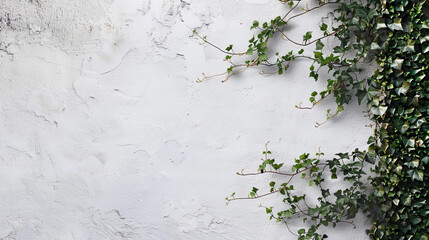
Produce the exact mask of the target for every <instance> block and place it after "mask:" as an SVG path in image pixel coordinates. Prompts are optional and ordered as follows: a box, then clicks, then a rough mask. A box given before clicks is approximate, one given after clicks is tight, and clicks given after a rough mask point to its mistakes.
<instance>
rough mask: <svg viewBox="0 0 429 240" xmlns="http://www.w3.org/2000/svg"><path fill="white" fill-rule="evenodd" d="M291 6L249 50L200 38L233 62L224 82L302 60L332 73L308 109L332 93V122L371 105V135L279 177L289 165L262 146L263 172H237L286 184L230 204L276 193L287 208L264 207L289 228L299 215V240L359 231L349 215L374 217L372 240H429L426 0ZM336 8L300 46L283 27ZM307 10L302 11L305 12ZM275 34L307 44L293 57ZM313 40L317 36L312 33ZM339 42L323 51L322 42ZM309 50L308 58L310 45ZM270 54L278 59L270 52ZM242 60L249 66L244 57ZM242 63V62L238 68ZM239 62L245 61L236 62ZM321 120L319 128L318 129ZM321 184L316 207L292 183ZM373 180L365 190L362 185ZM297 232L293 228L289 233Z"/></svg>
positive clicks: (305, 158)
mask: <svg viewBox="0 0 429 240" xmlns="http://www.w3.org/2000/svg"><path fill="white" fill-rule="evenodd" d="M281 2H282V3H283V4H287V6H288V10H286V13H285V14H284V15H283V16H278V17H275V18H274V19H272V20H271V21H269V22H265V23H262V24H261V23H259V22H258V21H254V22H253V24H252V26H251V30H253V31H256V32H257V34H256V35H254V36H253V37H252V38H251V39H250V40H249V45H248V48H247V49H246V50H244V51H242V52H235V51H234V49H233V45H229V46H228V47H227V48H226V49H225V50H223V49H222V48H220V47H218V46H216V45H215V44H213V43H211V42H209V41H208V40H207V39H206V37H203V36H201V35H199V33H197V32H196V31H195V34H196V36H198V37H199V38H200V39H201V40H202V41H203V42H204V43H207V44H209V45H211V46H213V47H215V48H217V49H218V50H220V51H221V52H223V53H224V54H226V56H225V60H226V61H228V62H229V63H230V64H231V65H230V66H229V67H228V69H227V70H226V71H225V72H224V73H221V74H217V75H214V76H206V75H204V74H203V78H201V79H198V81H199V82H201V81H204V80H205V79H207V78H211V77H219V76H224V79H223V82H225V81H227V80H229V79H230V78H231V77H232V76H234V75H236V74H239V73H240V72H243V71H245V70H246V69H249V68H252V67H257V66H266V67H272V68H275V69H276V73H278V74H280V75H281V74H284V73H285V72H287V70H288V69H289V67H291V65H293V62H295V61H297V60H306V61H311V62H312V65H311V67H310V69H309V77H310V78H313V79H314V80H315V81H319V71H320V69H323V68H326V69H327V70H328V73H330V77H329V78H328V79H324V80H323V81H325V82H326V88H325V89H324V90H323V91H320V92H317V91H314V92H313V93H312V94H311V96H310V97H309V101H310V103H311V105H310V106H309V107H303V106H301V105H298V106H296V107H297V108H300V109H311V108H313V107H314V106H316V105H317V104H318V103H320V102H321V101H323V100H324V99H326V98H327V97H328V96H330V95H332V96H333V97H334V98H335V101H336V103H337V108H336V109H335V110H334V111H332V112H331V109H328V110H327V120H329V119H331V118H333V117H335V116H336V115H337V114H339V113H340V112H342V111H344V106H345V105H347V104H348V103H349V102H350V101H351V99H352V97H353V96H355V97H356V98H357V99H358V101H359V103H360V104H366V105H367V106H368V111H369V114H370V117H371V118H372V119H373V120H374V125H375V133H374V135H373V136H370V137H369V139H368V145H369V147H368V149H367V150H365V151H360V150H358V149H356V150H355V151H354V152H352V153H338V154H337V155H336V157H334V158H331V159H329V158H328V159H327V158H325V157H324V155H323V153H316V154H315V157H310V155H309V154H303V155H301V156H300V157H299V158H297V159H295V164H294V165H293V166H292V168H291V170H290V171H283V168H284V167H283V163H276V161H275V159H272V158H271V157H270V155H271V152H270V151H269V150H268V149H266V150H265V151H264V152H263V155H264V158H263V159H262V160H263V161H262V164H261V165H260V166H259V168H258V171H257V172H250V173H245V172H239V173H238V174H239V175H242V176H249V175H259V174H276V175H282V176H284V177H285V180H284V181H282V182H281V183H276V182H274V181H271V182H270V183H269V189H270V190H269V192H265V193H261V192H260V191H259V189H258V188H256V187H253V188H252V190H251V191H250V192H249V195H248V196H244V197H242V196H235V193H233V194H232V195H231V196H230V197H227V198H226V200H227V202H231V201H236V200H244V199H256V198H262V197H265V196H268V195H273V194H279V195H280V196H282V199H283V202H284V203H285V204H286V205H287V208H286V209H282V210H280V211H277V210H276V209H274V208H273V207H265V209H266V212H267V214H269V216H270V219H275V220H276V221H279V222H284V223H285V224H286V226H287V227H288V229H289V226H288V222H289V221H291V219H294V218H295V217H300V218H301V219H302V221H303V222H306V223H308V224H309V225H308V228H301V229H299V230H297V231H296V232H293V231H292V232H293V233H294V234H295V235H296V236H297V238H298V239H324V238H327V235H326V234H323V233H320V228H321V227H322V226H328V225H330V226H333V227H335V226H336V225H337V224H339V223H349V224H351V225H354V224H353V222H352V219H353V218H354V217H355V216H356V214H357V213H358V212H359V211H362V212H364V213H366V214H367V215H368V217H370V218H371V219H372V220H373V227H372V229H370V230H368V231H367V232H368V234H369V236H370V237H371V238H374V239H429V234H428V231H427V229H429V205H428V204H427V199H428V198H429V195H428V184H427V181H428V175H429V171H428V165H429V156H428V149H427V145H428V144H429V126H428V124H427V122H428V120H429V116H428V111H429V81H428V76H429V69H428V68H429V58H428V57H426V56H425V55H427V52H429V4H428V2H426V1H425V0H417V1H411V0H391V1H386V0H367V1H359V0H348V1H339V0H337V1H318V2H317V4H316V5H315V6H313V7H309V6H308V5H309V4H308V3H307V4H306V6H304V7H302V1H300V0H298V1H288V0H281ZM326 5H331V6H335V10H334V11H333V13H334V14H333V16H334V17H333V18H334V19H333V20H334V25H332V26H328V25H327V24H326V23H323V21H322V23H321V25H320V31H319V32H317V33H316V32H311V31H309V32H307V33H306V34H305V35H304V36H302V39H301V40H296V39H293V38H292V36H291V33H290V32H289V31H288V28H287V26H288V25H291V24H294V20H296V19H297V18H299V17H300V16H302V15H304V14H309V13H311V12H312V11H314V10H316V9H319V8H323V7H324V6H326ZM300 8H301V10H299V9H300ZM275 35H280V36H281V37H282V39H283V40H285V41H288V42H290V43H293V44H295V45H296V46H300V47H303V48H301V49H300V50H298V51H297V52H295V51H293V50H292V51H289V52H286V53H281V52H276V51H275V49H272V48H271V45H270V43H271V42H272V41H274V40H273V37H274V36H275ZM313 36H316V37H313ZM327 38H332V39H333V40H334V43H335V46H334V47H333V48H332V50H329V49H328V50H327V49H326V47H325V45H326V39H327ZM307 46H313V49H312V50H313V51H312V52H310V53H307V52H306V51H307V48H306V49H304V47H307ZM269 50H274V52H275V54H273V55H270V54H269V52H271V51H269ZM240 59H243V60H240ZM237 60H238V61H239V62H237ZM240 61H241V63H240ZM374 61H375V62H376V63H377V64H376V65H377V67H376V70H375V72H374V74H373V75H372V76H371V77H362V76H361V75H360V74H359V73H360V72H361V71H362V69H363V68H365V67H366V66H368V65H369V64H370V63H374ZM322 124H323V123H316V126H320V125H322ZM366 164H370V165H371V166H372V167H371V171H372V172H374V173H375V176H373V177H366V172H365V171H364V166H365V165H366ZM298 175H299V176H300V177H301V178H303V179H305V181H308V184H309V185H310V186H313V185H314V186H315V187H317V188H318V189H319V190H320V191H319V192H320V196H318V197H316V200H317V203H316V204H313V205H311V204H309V203H308V196H306V195H305V194H302V195H300V194H299V193H297V191H295V189H294V185H293V184H292V183H293V182H292V180H293V179H296V176H298ZM328 178H331V179H337V178H341V179H343V180H344V182H346V183H347V185H346V186H345V187H344V188H343V189H337V190H335V191H332V186H329V184H328V183H327V182H328V181H327V179H328ZM367 183H369V184H370V186H372V187H370V188H369V189H367V188H366V186H367V185H368V184H367ZM289 230H291V229H289Z"/></svg>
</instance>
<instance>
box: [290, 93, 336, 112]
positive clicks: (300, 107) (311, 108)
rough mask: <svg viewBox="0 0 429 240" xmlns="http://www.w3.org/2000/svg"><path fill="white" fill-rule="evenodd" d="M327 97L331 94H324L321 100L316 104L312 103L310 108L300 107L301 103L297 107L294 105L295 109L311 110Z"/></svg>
mask: <svg viewBox="0 0 429 240" xmlns="http://www.w3.org/2000/svg"><path fill="white" fill-rule="evenodd" d="M329 95H331V93H328V94H326V95H325V96H323V97H322V98H321V99H319V100H317V102H314V103H313V105H312V106H311V107H302V106H301V103H300V104H299V105H295V107H296V108H298V109H313V108H314V106H316V105H317V104H319V103H320V102H321V101H323V99H325V98H327V97H328V96H329Z"/></svg>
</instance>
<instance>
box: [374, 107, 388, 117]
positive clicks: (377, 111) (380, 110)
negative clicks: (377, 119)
mask: <svg viewBox="0 0 429 240" xmlns="http://www.w3.org/2000/svg"><path fill="white" fill-rule="evenodd" d="M386 111H387V107H386V106H373V107H371V112H372V113H373V114H374V115H377V116H383V115H384V114H385V113H386Z"/></svg>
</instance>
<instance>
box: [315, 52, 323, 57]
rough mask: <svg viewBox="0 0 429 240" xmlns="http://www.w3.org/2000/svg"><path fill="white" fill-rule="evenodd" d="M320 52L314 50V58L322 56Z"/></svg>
mask: <svg viewBox="0 0 429 240" xmlns="http://www.w3.org/2000/svg"><path fill="white" fill-rule="evenodd" d="M322 55H323V54H322V52H316V51H314V58H321V57H322Z"/></svg>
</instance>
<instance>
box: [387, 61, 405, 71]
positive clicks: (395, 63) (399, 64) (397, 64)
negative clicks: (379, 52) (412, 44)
mask: <svg viewBox="0 0 429 240" xmlns="http://www.w3.org/2000/svg"><path fill="white" fill-rule="evenodd" d="M403 62H404V59H401V58H397V59H395V61H393V62H392V63H391V64H390V67H391V68H394V69H397V70H401V69H402V63H403Z"/></svg>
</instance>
